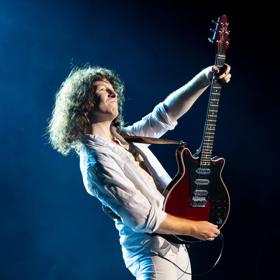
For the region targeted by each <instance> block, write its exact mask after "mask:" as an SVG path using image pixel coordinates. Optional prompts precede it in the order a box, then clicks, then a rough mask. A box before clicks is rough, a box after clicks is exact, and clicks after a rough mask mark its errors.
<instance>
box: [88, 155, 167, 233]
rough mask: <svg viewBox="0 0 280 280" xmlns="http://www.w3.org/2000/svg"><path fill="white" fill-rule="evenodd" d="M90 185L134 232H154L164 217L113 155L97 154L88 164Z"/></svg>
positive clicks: (161, 211)
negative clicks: (125, 172)
mask: <svg viewBox="0 0 280 280" xmlns="http://www.w3.org/2000/svg"><path fill="white" fill-rule="evenodd" d="M86 174H87V175H86V177H87V178H86V180H87V185H89V186H90V188H87V189H88V191H89V192H92V193H91V194H93V195H94V196H96V197H97V198H98V199H99V200H100V202H101V203H102V204H103V205H104V206H106V207H109V208H110V209H111V210H112V211H113V212H114V213H115V214H116V215H118V216H119V217H120V218H121V220H122V222H123V223H124V224H125V225H127V226H129V227H130V228H131V229H132V230H133V231H135V232H147V233H152V232H154V231H156V230H157V228H158V227H159V225H160V224H161V222H162V221H163V220H164V219H165V217H166V215H167V214H166V213H165V212H164V211H163V210H162V208H161V207H159V206H158V205H156V203H153V201H150V200H149V199H147V198H146V197H145V196H144V195H143V194H142V193H141V192H140V191H139V190H138V189H137V186H135V185H134V183H133V182H131V181H130V180H129V179H128V178H127V176H126V175H125V174H124V172H123V170H122V167H121V166H120V163H119V162H118V163H117V162H116V161H115V160H114V159H113V158H112V157H110V155H107V154H98V156H97V157H96V158H95V159H94V160H93V159H92V160H90V161H89V162H88V164H87V171H86Z"/></svg>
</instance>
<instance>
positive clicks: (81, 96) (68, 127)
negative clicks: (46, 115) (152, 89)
mask: <svg viewBox="0 0 280 280" xmlns="http://www.w3.org/2000/svg"><path fill="white" fill-rule="evenodd" d="M104 79H106V80H108V81H109V82H110V83H111V84H112V86H113V88H114V90H115V91H116V92H117V94H118V107H119V115H118V116H117V117H116V118H115V119H114V121H113V122H112V125H114V126H115V127H116V128H118V129H120V128H121V126H122V125H123V116H122V108H123V102H124V95H123V90H124V84H123V82H122V81H121V80H120V79H119V77H118V76H117V74H115V73H114V72H113V71H112V70H109V69H106V68H102V67H98V66H95V67H92V66H85V67H81V68H78V67H75V68H74V69H72V71H71V72H70V74H69V76H68V77H67V78H66V79H65V81H64V82H63V83H62V84H61V86H60V89H59V90H58V92H57V94H56V97H55V104H54V108H53V111H52V115H51V118H50V121H49V123H48V127H47V130H48V134H49V140H50V143H51V145H52V146H53V148H54V149H55V150H57V151H58V152H60V153H61V154H62V155H67V154H68V153H69V152H70V151H71V150H72V149H74V150H75V151H76V152H79V145H80V139H81V137H82V136H83V135H85V134H87V133H90V131H91V121H90V120H91V112H92V109H93V106H94V94H95V86H94V82H96V81H100V80H104Z"/></svg>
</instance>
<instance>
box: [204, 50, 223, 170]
mask: <svg viewBox="0 0 280 280" xmlns="http://www.w3.org/2000/svg"><path fill="white" fill-rule="evenodd" d="M225 59H226V56H225V55H224V54H223V50H219V51H218V54H217V55H216V59H215V65H216V66H218V67H222V66H223V64H224V62H225ZM220 94H221V84H220V83H218V82H217V81H216V80H215V78H214V77H213V80H212V84H211V89H210V96H209V102H208V109H207V115H206V122H205V127H204V133H203V140H202V145H201V154H200V167H201V168H208V167H209V166H210V161H211V157H212V151H213V143H214V136H215V131H216V123H217V115H218V107H219V100H220Z"/></svg>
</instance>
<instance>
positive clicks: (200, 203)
mask: <svg viewBox="0 0 280 280" xmlns="http://www.w3.org/2000/svg"><path fill="white" fill-rule="evenodd" d="M206 204H207V200H206V198H204V197H199V196H194V197H193V198H192V204H191V206H192V207H205V206H206Z"/></svg>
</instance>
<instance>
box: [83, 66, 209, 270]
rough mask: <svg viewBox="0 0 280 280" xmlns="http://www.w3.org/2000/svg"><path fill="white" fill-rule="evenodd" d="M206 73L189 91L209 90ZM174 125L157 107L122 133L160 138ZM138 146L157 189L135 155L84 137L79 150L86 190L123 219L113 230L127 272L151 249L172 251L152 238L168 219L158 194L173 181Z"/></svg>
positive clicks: (155, 238)
mask: <svg viewBox="0 0 280 280" xmlns="http://www.w3.org/2000/svg"><path fill="white" fill-rule="evenodd" d="M208 74H209V69H208V70H206V69H205V70H204V72H201V73H200V74H199V75H197V76H196V77H195V78H194V79H193V80H192V81H191V84H189V86H190V90H193V91H197V90H201V89H202V88H203V91H204V90H205V89H206V88H207V86H208V85H209V80H208V78H207V75H208ZM176 124H177V122H176V121H173V122H172V121H171V119H170V118H169V116H168V114H167V112H166V110H165V107H164V105H163V103H159V104H158V105H157V106H156V107H155V108H154V109H153V111H152V112H151V113H150V114H148V115H146V116H145V117H144V118H143V119H142V120H140V121H138V122H136V123H134V124H133V125H131V126H128V127H125V128H124V129H123V130H124V132H125V133H126V134H129V135H137V136H147V137H155V138H159V137H161V136H162V135H163V134H164V133H166V132H167V131H168V130H172V129H174V127H175V126H176ZM117 137H118V138H119V140H120V141H124V139H123V138H122V137H120V136H118V135H117ZM134 145H135V147H136V148H137V149H138V151H139V152H140V154H141V156H142V157H143V159H144V161H145V164H146V166H147V168H148V170H149V172H150V174H151V175H152V177H153V178H154V180H155V182H156V184H154V183H153V182H151V180H149V176H146V175H147V174H145V173H144V172H143V170H142V169H141V167H140V166H139V164H138V163H137V162H136V161H135V159H134V157H133V156H132V154H131V153H130V152H128V151H127V150H126V149H125V148H124V147H123V146H121V145H119V144H117V143H115V144H114V143H110V142H109V141H107V140H106V139H104V138H101V137H98V136H94V135H86V136H85V137H84V139H83V144H82V145H81V148H80V169H81V172H82V176H83V182H84V185H85V188H86V190H87V191H88V193H89V194H91V195H92V196H94V197H96V198H97V199H98V200H99V201H100V202H101V203H102V204H103V205H104V206H106V207H108V208H109V209H111V210H112V211H113V212H114V213H115V214H116V215H118V216H119V217H120V219H115V225H116V228H117V229H118V231H119V235H120V244H121V246H122V252H123V257H124V261H125V264H126V266H127V267H130V266H131V265H132V264H133V263H134V262H135V261H136V260H137V259H138V258H140V257H142V256H145V255H147V254H149V252H150V251H151V250H154V251H159V250H160V251H161V253H162V254H164V251H165V250H169V249H170V246H171V245H170V243H169V242H167V241H166V240H165V239H163V238H162V237H160V236H151V235H150V234H148V233H152V232H155V231H156V230H157V228H158V227H159V225H160V224H161V222H162V221H163V220H164V219H165V217H166V215H167V214H166V213H165V212H164V211H163V210H162V208H163V201H164V197H163V196H162V194H161V192H160V190H162V189H164V188H165V187H166V186H167V185H168V184H169V183H170V181H171V178H170V176H169V175H168V174H167V172H166V171H165V169H164V168H163V167H162V165H161V164H160V162H159V161H158V160H157V158H156V157H155V156H154V154H153V153H152V152H151V150H150V149H149V148H148V145H146V144H134Z"/></svg>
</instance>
